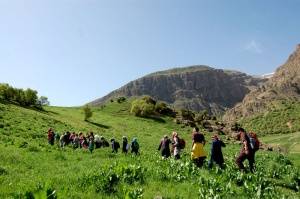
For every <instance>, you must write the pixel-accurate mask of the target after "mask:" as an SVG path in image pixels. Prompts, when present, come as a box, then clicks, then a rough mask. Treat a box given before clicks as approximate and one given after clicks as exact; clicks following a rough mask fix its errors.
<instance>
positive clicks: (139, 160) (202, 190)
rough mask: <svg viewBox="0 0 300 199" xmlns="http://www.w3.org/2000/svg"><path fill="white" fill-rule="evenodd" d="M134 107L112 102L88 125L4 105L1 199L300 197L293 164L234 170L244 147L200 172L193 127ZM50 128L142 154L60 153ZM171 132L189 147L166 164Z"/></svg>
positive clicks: (269, 155)
mask: <svg viewBox="0 0 300 199" xmlns="http://www.w3.org/2000/svg"><path fill="white" fill-rule="evenodd" d="M129 108H130V103H129V102H124V103H122V104H118V103H116V102H114V103H109V104H107V105H106V106H105V107H104V108H94V109H93V111H94V114H93V117H92V118H91V122H85V121H83V118H84V117H83V113H82V110H81V108H80V107H74V108H65V107H46V111H44V112H37V111H34V110H30V109H24V108H21V107H18V106H15V105H10V104H1V103H0V159H1V161H0V185H1V186H0V198H26V197H27V198H30V196H32V195H34V196H35V197H36V198H46V192H48V193H54V195H56V196H57V197H58V198H139V197H140V196H141V195H142V196H143V198H154V197H157V196H158V197H163V198H199V197H200V198H201V197H202V198H209V197H211V198H213V196H215V197H216V198H218V197H219V198H282V197H283V196H285V197H286V198H299V192H297V191H296V190H297V186H299V178H298V177H299V165H297V164H295V163H297V161H294V159H292V160H293V161H294V162H290V160H289V159H287V158H286V157H284V156H280V155H279V154H277V153H275V152H265V151H259V152H258V154H257V172H256V174H254V175H252V174H243V173H240V172H238V171H237V170H236V168H235V165H234V157H235V155H236V154H237V153H238V152H239V148H240V146H239V145H234V144H230V143H229V144H228V145H227V147H226V148H224V150H223V153H224V155H225V159H226V164H227V168H226V169H225V170H224V171H220V170H218V169H213V170H212V171H209V170H207V169H206V168H203V169H198V168H195V167H194V165H193V164H192V163H191V161H190V159H189V151H190V146H191V133H190V132H191V130H192V129H191V128H181V126H180V125H176V124H175V123H174V122H173V119H172V118H168V117H163V118H162V119H160V120H157V119H146V118H138V117H134V116H133V115H130V114H129ZM49 127H52V128H54V129H55V131H58V132H64V131H67V130H70V131H76V132H79V131H83V132H88V131H93V132H94V133H95V134H99V135H103V136H105V137H106V138H108V139H109V138H111V137H115V138H116V139H118V140H119V141H120V140H121V137H122V136H123V135H127V136H128V137H129V138H130V139H131V138H133V137H138V140H139V143H140V146H141V155H140V156H138V157H135V156H132V155H127V156H125V155H123V154H121V153H119V154H116V155H115V154H111V151H110V148H105V149H99V150H95V151H94V153H93V154H90V153H89V152H88V151H85V150H73V149H72V148H69V147H67V148H66V149H65V150H61V149H59V148H58V147H57V146H49V145H48V144H47V134H46V132H47V129H48V128H49ZM173 130H176V131H177V132H179V134H180V135H181V136H182V137H183V138H184V139H185V140H186V141H187V145H186V149H185V150H184V153H183V158H182V160H180V161H174V160H173V159H169V160H162V159H161V158H160V155H159V153H158V152H157V147H158V144H159V140H160V139H161V137H162V136H163V135H164V134H169V135H170V134H171V132H172V131H173ZM209 137H210V134H208V133H207V134H206V138H207V139H209ZM265 139H266V141H267V140H268V139H269V138H268V137H266V138H265ZM269 141H270V142H273V140H271V139H269ZM209 147H210V144H207V145H206V151H209ZM297 183H298V184H297ZM54 191H55V192H54Z"/></svg>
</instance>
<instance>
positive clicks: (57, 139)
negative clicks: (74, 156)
mask: <svg viewBox="0 0 300 199" xmlns="http://www.w3.org/2000/svg"><path fill="white" fill-rule="evenodd" d="M59 139H60V135H59V133H58V132H56V133H55V143H56V144H57V145H59Z"/></svg>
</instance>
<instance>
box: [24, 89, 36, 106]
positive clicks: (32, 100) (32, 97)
mask: <svg viewBox="0 0 300 199" xmlns="http://www.w3.org/2000/svg"><path fill="white" fill-rule="evenodd" d="M24 94H25V105H26V106H29V105H36V104H37V100H38V96H37V91H35V90H32V89H30V88H28V89H26V90H25V91H24Z"/></svg>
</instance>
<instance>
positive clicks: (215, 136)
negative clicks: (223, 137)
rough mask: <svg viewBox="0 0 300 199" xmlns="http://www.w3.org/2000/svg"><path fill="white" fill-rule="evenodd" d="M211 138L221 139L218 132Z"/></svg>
mask: <svg viewBox="0 0 300 199" xmlns="http://www.w3.org/2000/svg"><path fill="white" fill-rule="evenodd" d="M211 138H212V139H213V140H218V139H219V135H218V134H214V135H213V136H212V137H211Z"/></svg>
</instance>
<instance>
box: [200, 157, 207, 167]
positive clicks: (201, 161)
mask: <svg viewBox="0 0 300 199" xmlns="http://www.w3.org/2000/svg"><path fill="white" fill-rule="evenodd" d="M205 158H206V157H200V158H198V159H199V167H202V166H203V164H204V160H205Z"/></svg>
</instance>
